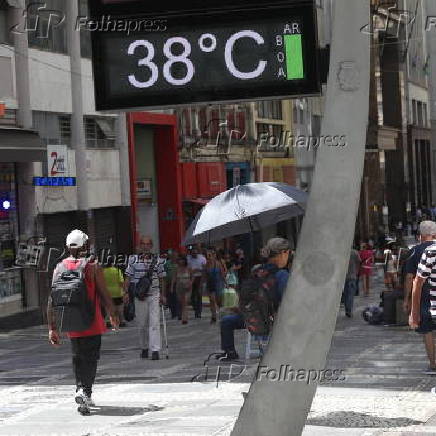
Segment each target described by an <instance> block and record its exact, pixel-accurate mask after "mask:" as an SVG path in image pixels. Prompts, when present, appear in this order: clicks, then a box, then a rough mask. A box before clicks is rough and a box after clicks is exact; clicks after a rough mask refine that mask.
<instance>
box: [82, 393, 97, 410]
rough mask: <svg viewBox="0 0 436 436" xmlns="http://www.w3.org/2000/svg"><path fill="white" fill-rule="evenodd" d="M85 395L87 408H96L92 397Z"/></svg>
mask: <svg viewBox="0 0 436 436" xmlns="http://www.w3.org/2000/svg"><path fill="white" fill-rule="evenodd" d="M84 395H85V398H86V403H87V406H88V407H95V403H94V401H93V400H92V397H91V395H87V394H84Z"/></svg>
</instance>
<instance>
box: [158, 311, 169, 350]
mask: <svg viewBox="0 0 436 436" xmlns="http://www.w3.org/2000/svg"><path fill="white" fill-rule="evenodd" d="M160 307H161V311H162V323H163V334H164V341H165V354H166V356H165V357H166V358H167V359H169V356H168V336H167V321H166V319H165V310H164V307H163V305H161V306H160Z"/></svg>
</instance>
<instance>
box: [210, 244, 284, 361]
mask: <svg viewBox="0 0 436 436" xmlns="http://www.w3.org/2000/svg"><path fill="white" fill-rule="evenodd" d="M289 251H290V247H289V242H288V241H287V240H286V239H283V238H272V239H270V240H269V241H268V242H267V244H266V246H265V248H264V252H265V254H266V257H267V258H268V260H267V262H266V264H265V265H257V266H256V267H253V269H252V274H253V275H254V276H255V277H257V274H263V275H265V274H266V275H267V276H268V275H269V276H273V277H274V285H273V288H272V289H271V291H272V292H271V302H270V303H271V304H272V306H273V308H274V311H277V309H278V307H279V305H280V302H281V300H282V297H283V294H284V292H285V289H286V285H287V283H288V278H289V272H288V270H287V269H285V268H286V267H287V265H288V261H289ZM233 311H234V312H235V313H234V314H233V315H226V316H224V317H223V318H222V319H221V323H220V328H221V348H222V350H223V351H224V352H223V353H222V354H219V355H218V356H217V358H220V359H221V360H226V361H230V360H237V359H239V356H238V353H237V352H236V350H235V338H234V331H235V330H239V329H244V328H245V327H246V326H245V320H244V316H243V315H242V313H241V312H240V310H239V308H237V307H235V308H233Z"/></svg>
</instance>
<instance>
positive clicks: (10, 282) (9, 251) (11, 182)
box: [0, 163, 21, 304]
mask: <svg viewBox="0 0 436 436" xmlns="http://www.w3.org/2000/svg"><path fill="white" fill-rule="evenodd" d="M16 206H17V195H16V184H15V166H14V164H13V163H0V304H1V303H4V302H6V301H8V300H9V299H11V298H20V296H21V272H20V270H19V269H17V268H14V263H15V249H16V240H17V234H18V215H17V212H18V211H17V207H16Z"/></svg>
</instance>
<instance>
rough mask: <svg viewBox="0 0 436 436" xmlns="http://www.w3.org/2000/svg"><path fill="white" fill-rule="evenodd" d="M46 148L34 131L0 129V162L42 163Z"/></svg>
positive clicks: (11, 128) (45, 155) (15, 128)
mask: <svg viewBox="0 0 436 436" xmlns="http://www.w3.org/2000/svg"><path fill="white" fill-rule="evenodd" d="M46 159H47V147H46V145H45V144H44V142H43V141H42V139H41V138H40V137H39V136H38V133H37V132H35V131H34V130H26V129H19V128H18V127H9V126H8V127H6V126H4V127H3V126H1V127H0V162H43V161H45V160H46Z"/></svg>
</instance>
